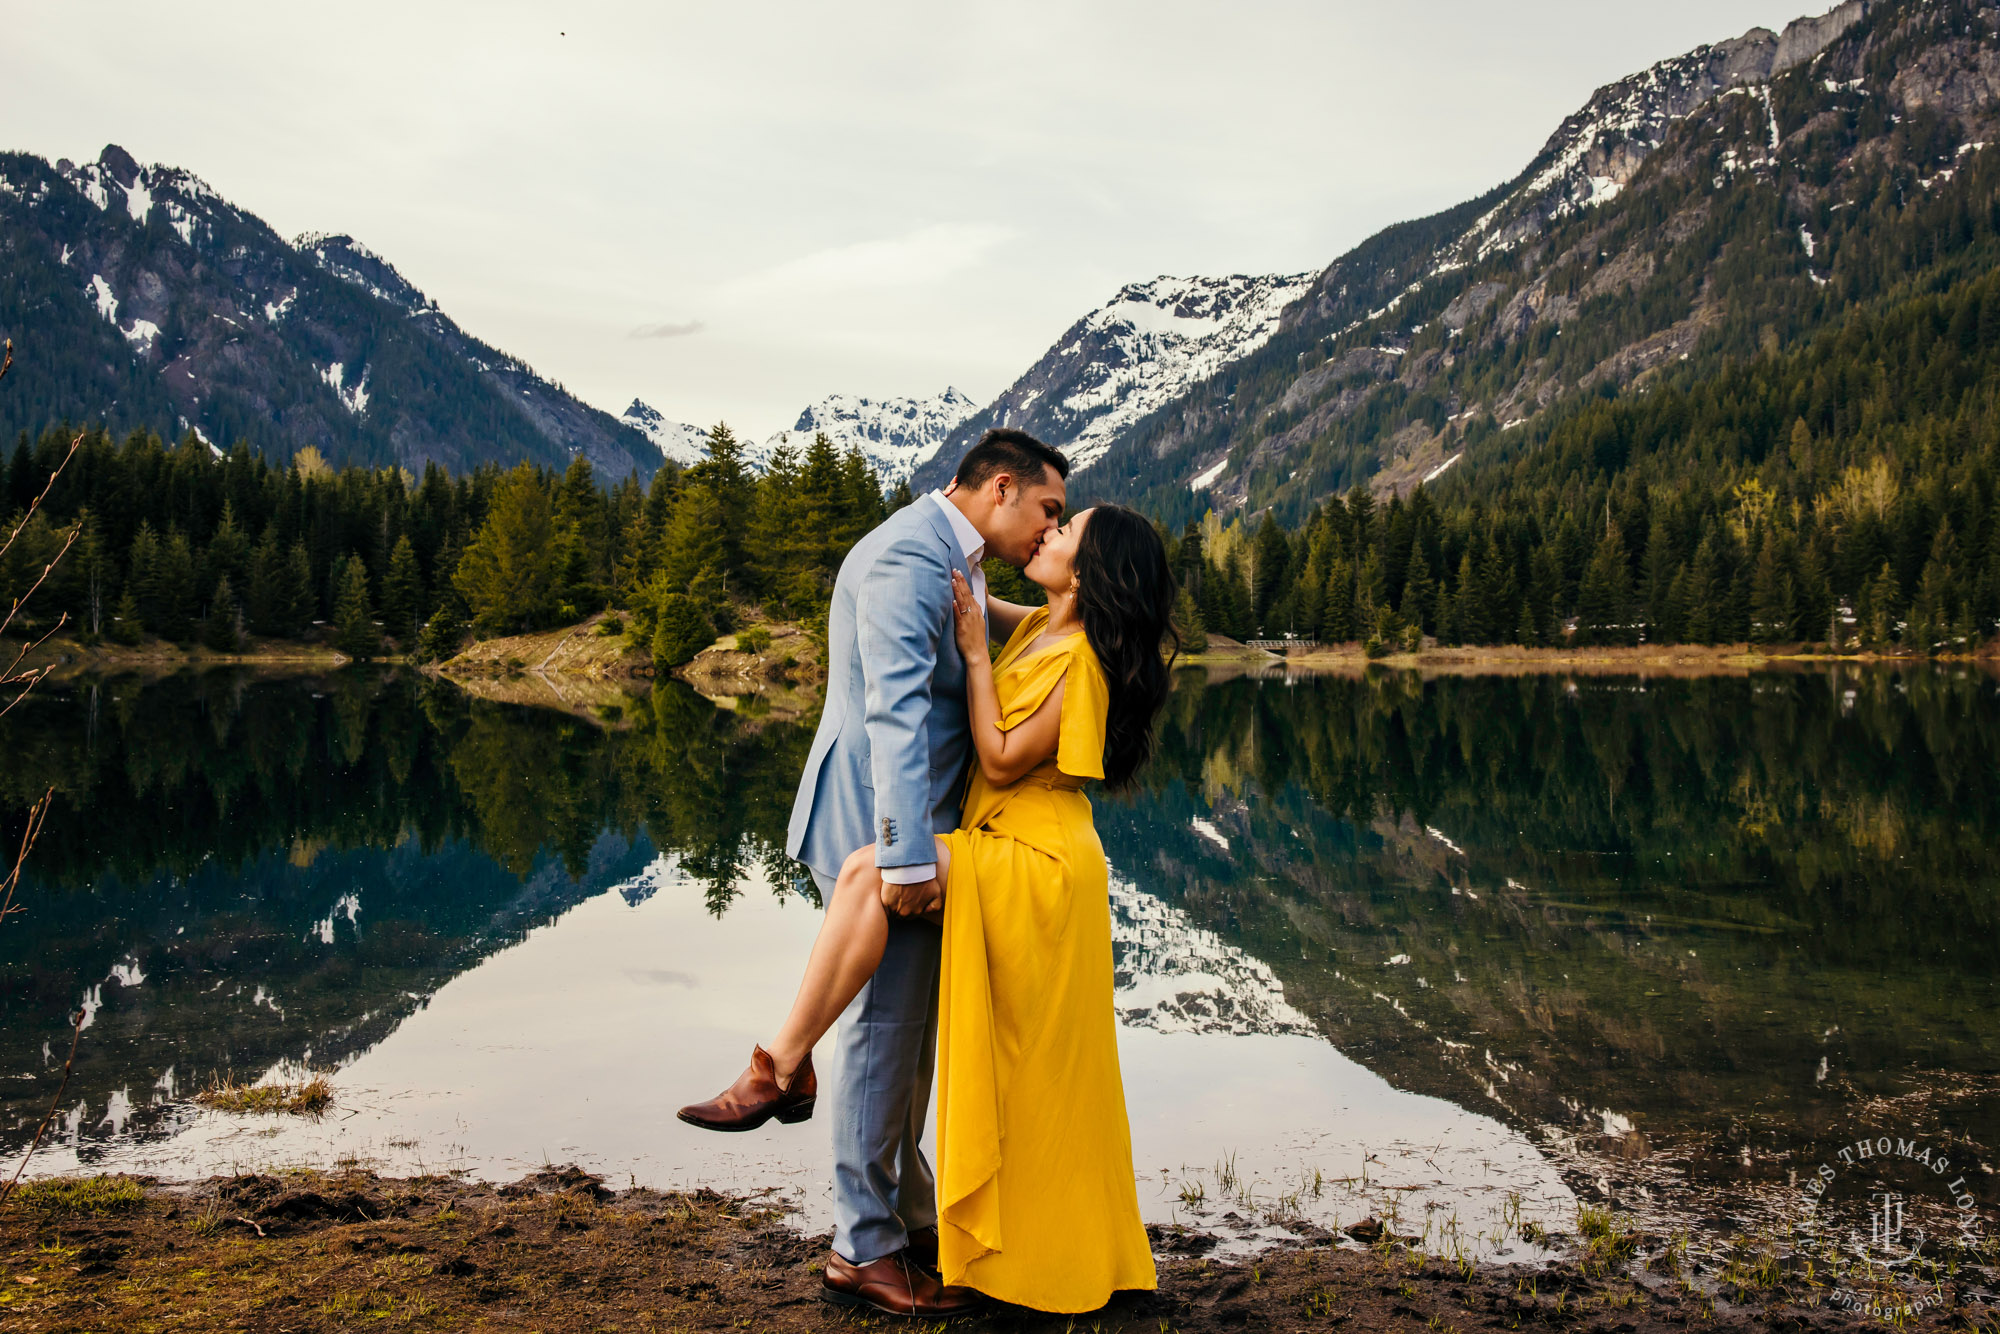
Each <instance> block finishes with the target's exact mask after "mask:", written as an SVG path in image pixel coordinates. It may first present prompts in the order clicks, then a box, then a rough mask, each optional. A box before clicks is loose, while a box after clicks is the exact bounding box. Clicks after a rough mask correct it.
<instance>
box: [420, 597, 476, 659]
mask: <svg viewBox="0 0 2000 1334" xmlns="http://www.w3.org/2000/svg"><path fill="white" fill-rule="evenodd" d="M468 620H469V618H468V617H467V615H466V610H465V600H464V599H463V598H461V597H460V596H459V593H458V590H457V589H455V588H447V589H446V590H445V592H444V594H443V596H441V597H439V598H438V605H437V609H436V610H435V611H433V612H432V613H431V617H430V619H429V620H428V621H425V622H424V628H423V633H422V634H420V635H419V636H418V637H417V660H418V661H420V662H443V661H444V660H445V659H447V658H450V657H452V656H454V655H455V654H457V652H458V650H459V646H460V645H461V644H462V643H464V641H465V632H466V629H467V626H468Z"/></svg>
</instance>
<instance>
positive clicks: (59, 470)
mask: <svg viewBox="0 0 2000 1334" xmlns="http://www.w3.org/2000/svg"><path fill="white" fill-rule="evenodd" d="M82 447H83V433H82V432H81V431H79V432H77V436H76V439H74V440H72V441H70V442H69V448H68V449H65V450H64V451H63V456H62V461H61V462H60V463H58V464H56V466H55V471H54V472H51V473H50V474H49V480H48V481H46V482H44V483H43V484H42V493H41V494H40V495H38V496H36V497H35V498H34V499H33V500H31V501H29V502H28V508H27V509H26V510H25V511H24V512H23V513H22V515H21V521H20V522H19V523H17V524H15V525H14V531H13V532H11V533H9V534H7V540H6V541H5V542H0V556H4V555H6V554H7V549H8V548H9V547H11V546H13V545H14V539H15V538H17V537H19V536H20V535H21V530H22V529H23V528H26V527H27V526H28V521H29V520H30V519H32V518H34V517H35V513H36V511H38V510H40V509H41V507H42V502H43V501H45V500H47V499H48V498H49V492H51V491H53V490H55V486H56V479H57V478H59V477H61V476H62V475H63V469H64V468H67V467H68V466H69V461H70V460H71V459H73V458H75V457H76V451H77V450H78V449H80V448H82ZM16 601H17V603H18V602H20V601H25V599H17V600H16ZM10 619H11V616H10Z"/></svg>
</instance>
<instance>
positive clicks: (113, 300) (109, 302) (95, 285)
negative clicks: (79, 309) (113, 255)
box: [90, 273, 118, 328]
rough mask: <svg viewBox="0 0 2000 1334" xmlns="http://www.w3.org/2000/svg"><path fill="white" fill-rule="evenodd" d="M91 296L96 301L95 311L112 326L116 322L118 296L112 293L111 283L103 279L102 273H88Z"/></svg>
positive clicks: (114, 325)
mask: <svg viewBox="0 0 2000 1334" xmlns="http://www.w3.org/2000/svg"><path fill="white" fill-rule="evenodd" d="M90 294H91V298H92V299H93V300H94V301H96V302H97V313H98V314H99V315H102V316H103V317H104V318H105V319H107V320H109V321H110V322H111V324H112V327H114V328H115V327H117V324H118V298H117V297H116V296H113V295H112V292H111V284H110V283H107V282H105V281H104V276H103V275H102V274H97V273H93V274H91V275H90Z"/></svg>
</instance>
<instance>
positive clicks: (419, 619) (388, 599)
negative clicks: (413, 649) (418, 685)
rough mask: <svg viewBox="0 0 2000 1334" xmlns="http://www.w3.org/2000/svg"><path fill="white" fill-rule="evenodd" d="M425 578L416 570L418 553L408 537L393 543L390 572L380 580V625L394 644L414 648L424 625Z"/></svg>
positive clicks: (390, 554)
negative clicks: (391, 637) (390, 635)
mask: <svg viewBox="0 0 2000 1334" xmlns="http://www.w3.org/2000/svg"><path fill="white" fill-rule="evenodd" d="M423 603H424V576H423V572H422V571H421V570H420V569H418V567H417V549H416V547H415V546H414V545H413V544H412V543H411V541H410V538H409V534H407V533H405V534H404V535H403V536H402V537H399V538H397V539H396V546H395V550H393V551H392V552H390V553H389V572H388V573H387V574H385V575H384V576H382V624H383V626H384V627H385V628H386V629H387V630H388V632H389V633H390V634H392V635H394V636H395V637H396V641H397V642H398V643H400V644H402V645H404V646H405V648H406V649H407V648H408V647H409V646H412V645H414V644H415V643H416V642H417V636H418V634H419V632H420V628H421V627H422V625H423V610H424V608H423Z"/></svg>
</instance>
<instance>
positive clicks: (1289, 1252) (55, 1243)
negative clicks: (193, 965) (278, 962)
mask: <svg viewBox="0 0 2000 1334" xmlns="http://www.w3.org/2000/svg"><path fill="white" fill-rule="evenodd" d="M136 1184H139V1185H141V1186H142V1188H135V1183H133V1182H132V1181H131V1180H130V1179H124V1178H97V1179H92V1180H88V1181H84V1182H80V1183H72V1184H71V1185H69V1186H65V1185H64V1184H63V1183H56V1184H55V1185H54V1186H50V1185H47V1184H44V1185H42V1186H40V1187H39V1188H38V1189H37V1190H36V1191H35V1192H33V1193H31V1194H30V1195H29V1196H27V1197H25V1198H23V1197H16V1199H15V1200H14V1201H12V1202H10V1203H9V1204H8V1205H7V1206H6V1207H5V1208H4V1209H0V1329H4V1330H6V1331H9V1334H13V1332H14V1331H21V1332H23V1334H26V1332H27V1331H37V1332H39V1331H45V1330H46V1331H56V1330H62V1331H95V1330H103V1331H135V1332H146V1331H168V1330H246V1331H273V1332H274V1334H275V1332H276V1331H336V1330H360V1329H381V1330H403V1329H414V1330H475V1329H493V1330H539V1331H544V1332H545V1334H572V1332H579V1334H580V1332H581V1331H659V1332H660V1334H667V1331H693V1330H739V1329H742V1330H773V1331H805V1330H846V1329H863V1328H914V1327H916V1322H908V1321H904V1320H901V1319H898V1318H893V1317H887V1316H880V1315H875V1314H872V1313H856V1312H848V1311H842V1310H839V1309H837V1308H832V1307H828V1306H826V1305H824V1304H823V1303H822V1302H820V1301H819V1300H818V1297H817V1293H818V1289H819V1282H820V1280H819V1266H820V1264H821V1262H822V1260H823V1257H824V1255H825V1253H826V1245H827V1242H826V1238H825V1237H810V1238H809V1237H805V1236H802V1235H800V1234H799V1233H798V1232H796V1231H794V1230H793V1229H792V1228H790V1227H788V1226H786V1224H785V1222H784V1219H783V1217H782V1216H781V1215H779V1214H777V1213H775V1212H772V1211H770V1210H766V1209H760V1208H758V1207H757V1206H755V1205H754V1204H751V1203H748V1202H745V1201H739V1200H732V1199H729V1198H727V1197H724V1196H721V1195H718V1194H715V1193H713V1192H710V1191H700V1192H696V1193H694V1194H661V1193H658V1192H654V1191H650V1190H628V1191H621V1192H613V1191H610V1190H607V1189H606V1188H605V1186H604V1184H603V1182H602V1181H601V1180H599V1179H598V1178H596V1177H593V1176H590V1175H587V1174H585V1173H582V1172H579V1171H577V1170H576V1169H574V1168H555V1169H544V1170H543V1171H541V1172H538V1173H535V1174H534V1175H531V1176H529V1177H527V1178H524V1179H523V1180H521V1181H519V1182H516V1183H514V1184H512V1185H507V1186H501V1187H497V1188H496V1187H493V1186H488V1185H483V1184H478V1183H473V1182H466V1181H459V1180H454V1179H451V1178H447V1177H424V1178H416V1179H408V1180H393V1179H385V1178H379V1177H376V1176H374V1175H372V1174H368V1173H360V1172H355V1173H347V1174H334V1175H325V1174H314V1173H298V1174H292V1175H286V1176H282V1177H274V1176H240V1177H234V1178H215V1179H212V1180H210V1181H207V1182H203V1183H199V1184H192V1185H189V1184H183V1185H163V1184H158V1183H152V1182H144V1183H136ZM1607 1237H1608V1240H1606V1241H1605V1244H1604V1245H1601V1246H1595V1247H1590V1248H1589V1249H1587V1250H1585V1251H1583V1252H1580V1253H1579V1258H1578V1259H1577V1260H1575V1261H1572V1262H1568V1263H1563V1264H1558V1265H1555V1266H1553V1267H1548V1268H1542V1269H1537V1270H1528V1269H1512V1268H1474V1267H1471V1266H1468V1265H1462V1264H1454V1263H1451V1262H1448V1261H1446V1260H1443V1259H1441V1258H1438V1257H1434V1256H1425V1255H1423V1254H1421V1253H1420V1252H1415V1251H1411V1250H1407V1249H1404V1248H1403V1247H1402V1246H1400V1245H1398V1244H1397V1243H1396V1242H1395V1240H1394V1239H1393V1238H1380V1239H1378V1240H1377V1241H1376V1243H1375V1245H1373V1246H1372V1247H1369V1246H1362V1245H1360V1244H1359V1243H1358V1242H1356V1241H1355V1240H1353V1239H1349V1238H1338V1239H1336V1238H1329V1237H1321V1238H1317V1239H1308V1240H1307V1242H1306V1243H1305V1244H1303V1245H1294V1246H1292V1247H1290V1248H1288V1249H1283V1250H1276V1251H1271V1252H1266V1253H1265V1254H1263V1255H1261V1256H1259V1257H1257V1258H1256V1259H1254V1260H1250V1261H1245V1262H1242V1263H1236V1264H1225V1263H1217V1262H1215V1261H1214V1260H1212V1259H1210V1258H1208V1257H1206V1256H1205V1255H1204V1254H1203V1252H1205V1251H1206V1250H1208V1249H1211V1248H1212V1247H1213V1244H1214V1242H1213V1239H1212V1238H1208V1237H1204V1236H1202V1235H1200V1234H1194V1233H1184V1232H1172V1233H1170V1232H1166V1231H1157V1230H1156V1233H1155V1237H1154V1241H1155V1249H1156V1251H1158V1252H1159V1253H1160V1254H1161V1260H1160V1289H1159V1291H1158V1292H1155V1293H1127V1294H1121V1295H1119V1296H1118V1297H1116V1298H1114V1300H1113V1301H1112V1302H1111V1304H1110V1305H1109V1306H1107V1307H1106V1308H1105V1309H1103V1310H1102V1311H1098V1312H1094V1313H1092V1314H1089V1315H1086V1316H1079V1317H1075V1318H1071V1317H1052V1316H1046V1315H1042V1314H1039V1313H1036V1312H1032V1311H1023V1310H1019V1309H1015V1308H1007V1309H1002V1310H992V1311H988V1312H984V1313H982V1314H980V1315H978V1316H976V1317H971V1318H967V1319H963V1320H959V1321H956V1322H954V1324H953V1327H954V1328H957V1329H962V1330H967V1331H974V1330H985V1329H993V1330H1007V1331H1022V1332H1023V1334H1026V1332H1028V1331H1043V1330H1047V1331H1058V1330H1060V1331H1071V1330H1076V1331H1083V1330H1090V1331H1106V1332H1109V1331H1131V1332H1133V1334H1138V1332H1139V1331H1144V1334H1164V1332H1166V1331H1187V1332H1189V1334H1194V1332H1195V1331H1221V1330H1228V1331H1236V1330H1265V1329H1273V1330H1301V1331H1306V1330H1340V1331H1343V1332H1346V1331H1361V1330H1368V1331H1374V1330H1391V1331H1407V1332H1408V1334H1417V1332H1418V1331H1429V1332H1430V1334H1453V1332H1457V1334H1464V1332H1465V1331H1470V1330H1473V1329H1475V1328H1477V1329H1486V1328H1494V1329H1523V1328H1527V1329H1551V1330H1577V1331H1592V1332H1593V1334H1641V1332H1650V1331H1655V1330H1684V1329H1688V1328H1698V1329H1704V1330H1705V1329H1731V1330H1737V1329H1743V1330H1761V1329H1778V1330H1805V1329H1811V1330H1832V1329H1845V1328H1861V1327H1877V1326H1880V1325H1883V1324H1893V1325H1895V1326H1897V1327H1898V1328H1901V1329H1906V1330H1907V1329H1939V1328H1951V1329H1967V1328H1976V1329H1993V1328H1996V1327H2000V1325H1996V1322H1995V1319H1994V1315H1993V1310H1994V1308H1992V1307H1990V1306H1980V1305H1977V1304H1976V1302H1977V1294H1976V1293H1975V1292H1974V1291H1973V1290H1972V1289H1971V1288H1970V1287H1969V1286H1968V1284H1969V1282H1970V1271H1961V1274H1960V1276H1959V1277H1958V1278H1956V1279H1953V1280H1949V1281H1946V1282H1945V1283H1943V1284H1942V1285H1941V1287H1940V1288H1938V1289H1937V1290H1936V1291H1937V1294H1938V1298H1939V1300H1938V1302H1937V1304H1936V1305H1935V1306H1933V1307H1932V1308H1930V1309H1928V1310H1925V1311H1922V1312H1920V1313H1918V1314H1916V1315H1914V1316H1909V1315H1902V1316H1897V1317H1891V1318H1887V1319H1885V1318H1884V1317H1882V1316H1880V1315H1877V1316H1873V1317H1871V1316H1868V1315H1866V1314H1862V1313H1856V1312H1851V1311H1845V1310H1837V1309H1833V1308H1832V1307H1831V1306H1830V1305H1829V1304H1828V1301H1827V1289H1826V1288H1825V1287H1824V1286H1823V1285H1822V1286H1816V1285H1814V1284H1813V1283H1812V1282H1811V1281H1810V1280H1809V1279H1800V1278H1799V1277H1798V1276H1797V1275H1794V1276H1793V1277H1792V1278H1791V1279H1786V1278H1784V1277H1782V1276H1780V1275H1778V1274H1775V1273H1773V1272H1772V1271H1771V1270H1770V1269H1769V1268H1767V1267H1764V1266H1761V1265H1758V1264H1754V1263H1748V1262H1746V1263H1744V1264H1742V1265H1739V1266H1734V1267H1732V1270H1731V1272H1730V1273H1729V1274H1727V1275H1723V1276H1720V1277H1719V1278H1708V1279H1704V1278H1701V1277H1700V1276H1696V1275H1689V1276H1687V1277H1685V1278H1683V1277H1680V1276H1677V1275H1676V1274H1675V1273H1674V1272H1672V1271H1673V1270H1674V1269H1675V1268H1677V1266H1676V1265H1675V1264H1674V1263H1673V1262H1672V1259H1671V1257H1672V1254H1673V1252H1672V1250H1671V1249H1670V1248H1668V1249H1664V1250H1661V1251H1660V1252H1659V1253H1657V1254H1655V1255H1653V1256H1652V1257H1651V1258H1650V1259H1649V1258H1648V1256H1647V1246H1646V1245H1645V1241H1646V1239H1642V1238H1634V1237H1630V1236H1618V1235H1616V1234H1607ZM1336 1241H1338V1242H1339V1244H1338V1246H1336V1245H1335V1244H1334V1243H1335V1242H1336ZM1966 1303H1973V1304H1971V1305H1966ZM923 1327H924V1328H926V1329H930V1330H941V1329H943V1328H945V1327H944V1326H943V1325H940V1324H938V1323H936V1322H928V1323H926V1324H924V1326H923Z"/></svg>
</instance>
